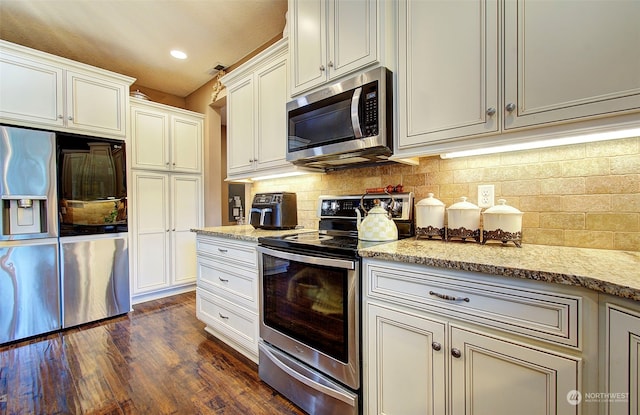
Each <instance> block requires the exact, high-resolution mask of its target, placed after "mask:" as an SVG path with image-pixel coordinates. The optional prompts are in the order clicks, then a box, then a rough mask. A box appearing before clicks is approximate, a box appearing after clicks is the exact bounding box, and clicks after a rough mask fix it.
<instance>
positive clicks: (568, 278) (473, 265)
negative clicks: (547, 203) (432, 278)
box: [191, 225, 640, 301]
mask: <svg viewBox="0 0 640 415" xmlns="http://www.w3.org/2000/svg"><path fill="white" fill-rule="evenodd" d="M191 231H192V232H195V233H197V234H199V235H209V236H217V237H223V238H228V239H235V240H241V241H248V242H256V243H257V242H258V238H260V237H265V236H282V235H289V234H295V233H301V232H316V230H315V229H290V230H266V229H254V228H253V227H252V226H251V225H234V226H216V227H207V228H198V229H191ZM358 252H359V254H360V256H362V257H364V258H377V259H382V260H387V261H397V262H405V263H409V264H418V265H428V266H433V267H440V268H446V269H453V270H461V271H472V272H482V273H485V274H491V275H498V276H503V277H511V278H523V279H531V280H537V281H544V282H551V283H557V284H565V285H573V286H578V287H585V288H589V289H592V290H595V291H597V292H601V293H606V294H611V295H615V296H618V297H622V298H629V299H632V300H635V301H640V252H631V251H614V250H605V249H587V248H571V247H563V246H547V245H528V244H523V245H522V248H517V247H516V246H515V245H513V244H511V243H509V244H506V245H502V244H497V243H490V244H486V245H480V244H477V243H471V242H460V241H450V242H443V241H441V240H426V239H415V238H408V239H402V240H399V241H395V242H389V243H384V244H379V245H375V246H373V247H368V248H362V249H359V250H358Z"/></svg>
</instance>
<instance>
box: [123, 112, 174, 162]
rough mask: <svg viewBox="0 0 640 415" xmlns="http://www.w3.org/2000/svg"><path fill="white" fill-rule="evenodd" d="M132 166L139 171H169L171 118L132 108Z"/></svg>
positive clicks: (164, 114) (162, 114)
mask: <svg viewBox="0 0 640 415" xmlns="http://www.w3.org/2000/svg"><path fill="white" fill-rule="evenodd" d="M131 142H132V144H133V146H132V147H133V151H132V156H131V165H132V167H133V168H138V169H152V170H167V169H169V116H168V114H167V113H165V112H161V111H154V110H152V109H148V108H141V107H135V106H133V105H132V106H131Z"/></svg>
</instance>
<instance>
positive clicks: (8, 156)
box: [0, 126, 58, 240]
mask: <svg viewBox="0 0 640 415" xmlns="http://www.w3.org/2000/svg"><path fill="white" fill-rule="evenodd" d="M55 149H56V148H55V135H54V134H53V133H50V132H46V131H37V130H28V129H25V128H15V127H7V126H0V199H1V203H2V214H1V215H0V240H16V239H39V238H48V237H56V236H58V209H57V204H56V200H57V196H56V193H57V190H56V179H55V178H56V163H55Z"/></svg>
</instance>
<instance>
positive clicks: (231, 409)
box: [0, 292, 304, 415]
mask: <svg viewBox="0 0 640 415" xmlns="http://www.w3.org/2000/svg"><path fill="white" fill-rule="evenodd" d="M203 328H204V324H203V323H201V322H200V321H198V320H197V319H196V317H195V293H193V292H190V293H186V294H180V295H176V296H173V297H168V298H165V299H161V300H155V301H150V302H147V303H143V304H138V305H136V306H134V311H133V312H131V313H129V314H127V315H125V316H120V317H115V318H112V319H109V320H105V321H102V322H99V323H92V324H89V325H85V326H82V327H80V328H74V329H69V330H66V331H63V332H59V333H53V334H50V335H47V336H42V337H37V338H33V339H30V340H26V341H24V342H20V343H15V344H11V345H8V346H4V347H2V346H0V414H2V415H4V414H10V415H14V414H114V415H115V414H149V415H156V414H189V415H191V414H225V415H235V414H243V415H245V414H256V415H261V414H264V415H267V414H268V415H274V414H289V415H302V414H304V412H303V411H301V410H300V409H299V408H297V407H296V406H295V405H293V404H292V403H290V402H289V401H287V400H286V399H285V398H283V397H282V396H281V395H280V394H278V393H277V392H276V391H275V390H273V389H272V388H270V387H269V386H268V385H266V384H265V383H263V382H261V381H260V379H259V378H258V371H257V366H256V365H255V364H254V363H253V362H251V361H250V360H248V359H247V358H245V357H244V356H242V355H240V354H239V353H237V352H236V351H234V350H233V349H231V348H229V347H228V346H226V345H225V344H223V343H222V342H220V341H218V340H217V339H215V338H214V337H213V336H211V335H210V334H208V333H206V332H205V331H204V329H203Z"/></svg>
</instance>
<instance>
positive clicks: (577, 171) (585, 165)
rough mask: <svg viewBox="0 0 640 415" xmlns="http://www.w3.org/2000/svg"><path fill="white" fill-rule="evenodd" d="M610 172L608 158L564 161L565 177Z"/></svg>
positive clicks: (597, 174) (563, 172)
mask: <svg viewBox="0 0 640 415" xmlns="http://www.w3.org/2000/svg"><path fill="white" fill-rule="evenodd" d="M605 174H609V159H608V158H587V159H583V160H570V161H564V162H562V176H563V177H574V176H579V177H584V176H601V175H605Z"/></svg>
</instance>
